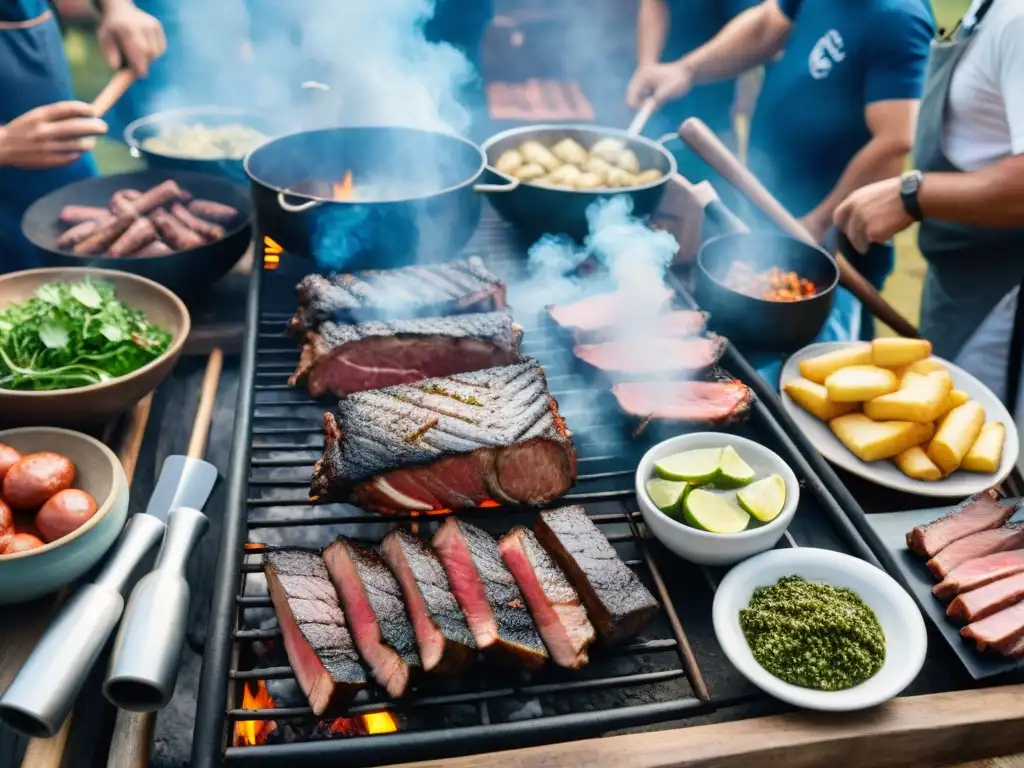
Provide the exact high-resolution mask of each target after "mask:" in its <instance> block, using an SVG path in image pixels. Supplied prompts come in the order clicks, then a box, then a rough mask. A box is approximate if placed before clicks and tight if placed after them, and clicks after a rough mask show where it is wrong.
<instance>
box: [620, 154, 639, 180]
mask: <svg viewBox="0 0 1024 768" xmlns="http://www.w3.org/2000/svg"><path fill="white" fill-rule="evenodd" d="M615 164H616V165H617V166H619V168H621V169H622V170H624V171H629V172H630V173H634V174H635V173H640V160H639V159H637V156H636V152H634V151H633V150H632V149H624V150H622V151H621V152H619V156H618V157H616V158H615Z"/></svg>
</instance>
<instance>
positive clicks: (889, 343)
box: [871, 338, 932, 367]
mask: <svg viewBox="0 0 1024 768" xmlns="http://www.w3.org/2000/svg"><path fill="white" fill-rule="evenodd" d="M931 354H932V343H931V342H930V341H928V340H927V339H897V338H882V339H875V340H874V341H872V342H871V358H872V362H874V364H875V365H885V366H890V367H891V366H894V365H910V364H911V363H916V362H917V361H918V360H927V359H928V358H929V357H931Z"/></svg>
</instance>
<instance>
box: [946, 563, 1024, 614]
mask: <svg viewBox="0 0 1024 768" xmlns="http://www.w3.org/2000/svg"><path fill="white" fill-rule="evenodd" d="M1021 600H1024V573H1018V574H1017V575H1016V576H1009V577H1007V578H1005V579H999V580H998V581H993V582H992V583H991V584H986V585H985V586H984V587H979V588H978V589H972V590H971V591H970V592H964V593H963V594H961V595H957V596H956V598H955V599H954V600H953V602H951V603H950V604H949V607H948V608H947V609H946V615H947V616H949V617H950V618H952V619H957V620H959V621H963V622H969V621H979V620H981V619H984V618H985V617H987V616H991V615H992V614H993V613H997V612H999V611H1001V610H1003V609H1004V608H1009V607H1010V606H1011V605H1016V604H1017V603H1019V602H1020V601H1021Z"/></svg>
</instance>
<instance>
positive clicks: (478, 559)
mask: <svg viewBox="0 0 1024 768" xmlns="http://www.w3.org/2000/svg"><path fill="white" fill-rule="evenodd" d="M434 549H436V550H437V554H438V555H439V556H440V558H441V563H442V564H443V565H444V570H445V572H446V573H447V574H448V582H449V583H450V584H451V586H452V592H453V593H454V594H455V599H456V600H458V601H459V605H460V606H462V612H463V613H464V614H465V615H466V621H467V622H468V623H469V628H470V630H472V632H473V637H474V638H475V639H476V644H477V647H478V648H480V649H481V650H484V651H487V652H489V653H492V654H494V655H495V656H497V657H498V658H500V659H502V660H505V661H511V662H515V663H516V664H518V665H519V666H522V667H524V668H526V669H537V668H539V667H541V666H543V664H544V662H545V661H546V660H547V658H548V652H547V650H546V649H545V648H544V643H543V642H541V639H540V635H538V634H537V628H536V627H535V626H534V625H533V621H532V620H531V619H530V612H529V611H528V610H527V609H526V605H525V603H524V602H523V595H522V593H521V592H520V591H519V587H517V586H516V580H515V579H514V578H513V577H512V574H511V573H509V571H508V569H507V568H506V567H505V566H504V564H503V563H502V562H501V554H500V553H499V552H498V543H497V542H496V541H495V540H494V539H492V538H491V537H490V536H489V535H488V534H487V533H486V532H485V531H482V530H480V529H479V528H477V527H476V526H475V525H470V524H469V523H465V522H463V521H461V520H458V519H457V518H454V517H449V518H448V519H447V520H445V521H444V524H443V525H442V526H441V527H440V528H439V529H438V531H437V533H436V534H434Z"/></svg>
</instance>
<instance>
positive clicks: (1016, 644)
mask: <svg viewBox="0 0 1024 768" xmlns="http://www.w3.org/2000/svg"><path fill="white" fill-rule="evenodd" d="M998 650H999V652H1000V653H1001V654H1003V656H1008V657H1009V658H1011V659H1019V658H1020V657H1021V656H1024V633H1022V634H1020V635H1019V636H1017V637H1015V638H1013V640H1007V641H1006V642H1004V643H1000V644H999V646H998Z"/></svg>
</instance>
